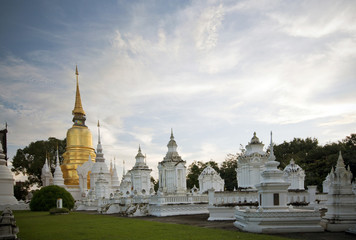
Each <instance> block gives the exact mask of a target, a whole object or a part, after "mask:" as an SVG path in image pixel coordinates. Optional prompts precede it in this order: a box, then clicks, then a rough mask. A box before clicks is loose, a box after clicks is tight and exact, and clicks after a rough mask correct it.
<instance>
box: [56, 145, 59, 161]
mask: <svg viewBox="0 0 356 240" xmlns="http://www.w3.org/2000/svg"><path fill="white" fill-rule="evenodd" d="M56 166H59V154H58V143H57V162H56Z"/></svg>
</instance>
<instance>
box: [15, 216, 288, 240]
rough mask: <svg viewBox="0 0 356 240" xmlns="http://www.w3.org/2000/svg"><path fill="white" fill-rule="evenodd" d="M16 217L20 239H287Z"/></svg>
mask: <svg viewBox="0 0 356 240" xmlns="http://www.w3.org/2000/svg"><path fill="white" fill-rule="evenodd" d="M14 214H15V219H16V223H17V226H18V227H19V229H20V232H19V234H18V237H19V238H21V239H36V240H47V239H51V240H62V239H66V240H72V239H73V240H74V239H86V240H94V239H127V240H131V239H132V240H133V239H145V240H157V239H166V240H170V239H177V240H181V239H191V240H198V239H201V240H203V239H204V240H208V239H221V240H224V239H225V240H227V239H241V240H252V239H253V240H262V239H266V240H272V239H285V238H281V237H278V236H273V235H264V234H252V233H244V232H239V231H226V230H222V229H212V228H202V227H197V226H189V225H188V224H189V222H187V224H186V225H183V224H170V223H161V222H154V221H146V220H142V219H137V218H123V217H115V216H112V215H97V214H86V213H80V212H71V213H70V214H66V215H56V216H51V215H49V214H48V212H30V211H15V212H14ZM231 224H232V223H231ZM118 226H119V227H118Z"/></svg>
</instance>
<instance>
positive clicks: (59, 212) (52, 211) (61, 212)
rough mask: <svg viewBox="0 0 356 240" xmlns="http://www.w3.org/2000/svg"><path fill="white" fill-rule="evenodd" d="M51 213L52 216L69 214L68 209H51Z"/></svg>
mask: <svg viewBox="0 0 356 240" xmlns="http://www.w3.org/2000/svg"><path fill="white" fill-rule="evenodd" d="M49 213H50V214H51V215H55V214H63V213H69V210H68V208H51V209H50V210H49Z"/></svg>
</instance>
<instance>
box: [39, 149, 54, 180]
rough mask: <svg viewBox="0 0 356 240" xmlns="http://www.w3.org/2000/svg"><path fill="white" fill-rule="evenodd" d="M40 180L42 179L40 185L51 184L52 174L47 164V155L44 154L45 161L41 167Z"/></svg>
mask: <svg viewBox="0 0 356 240" xmlns="http://www.w3.org/2000/svg"><path fill="white" fill-rule="evenodd" d="M41 180H42V186H49V185H53V175H52V172H51V168H50V167H49V165H48V160H47V156H46V161H45V163H44V164H43V167H42V172H41Z"/></svg>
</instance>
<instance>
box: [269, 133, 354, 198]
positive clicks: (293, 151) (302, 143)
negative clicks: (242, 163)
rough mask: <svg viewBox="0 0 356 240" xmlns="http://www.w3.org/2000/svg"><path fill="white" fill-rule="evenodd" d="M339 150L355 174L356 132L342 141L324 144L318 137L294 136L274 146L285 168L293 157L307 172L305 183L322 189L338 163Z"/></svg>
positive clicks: (282, 166) (277, 156) (278, 159)
mask: <svg viewBox="0 0 356 240" xmlns="http://www.w3.org/2000/svg"><path fill="white" fill-rule="evenodd" d="M339 151H341V152H342V156H343V159H344V161H345V164H346V165H349V166H350V168H351V172H352V173H353V176H355V174H356V134H351V135H350V136H348V137H346V138H345V139H343V140H342V141H339V142H336V143H328V144H326V145H324V146H320V145H319V144H318V140H317V139H315V138H314V139H311V138H306V139H300V138H294V139H293V140H292V141H290V142H286V141H284V142H283V143H282V144H279V145H276V146H275V147H274V153H275V155H276V158H277V161H280V162H281V165H280V167H281V168H284V167H285V166H286V165H288V164H289V161H290V160H291V159H292V158H293V159H294V161H295V162H296V164H298V165H299V166H301V167H302V168H303V169H304V171H305V174H306V177H305V185H306V186H308V185H317V186H318V190H319V191H321V190H322V182H323V181H324V179H325V177H326V176H327V175H328V173H329V172H330V170H331V168H332V167H333V166H335V165H336V162H337V159H338V155H339Z"/></svg>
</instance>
